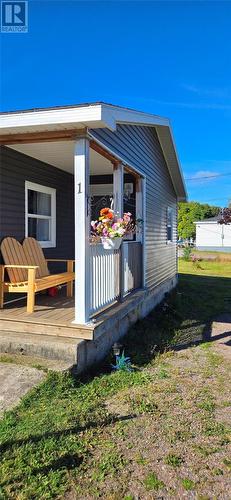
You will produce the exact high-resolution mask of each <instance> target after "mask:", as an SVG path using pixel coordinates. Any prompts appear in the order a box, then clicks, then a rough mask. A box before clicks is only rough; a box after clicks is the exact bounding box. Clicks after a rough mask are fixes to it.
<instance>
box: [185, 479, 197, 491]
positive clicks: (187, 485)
mask: <svg viewBox="0 0 231 500" xmlns="http://www.w3.org/2000/svg"><path fill="white" fill-rule="evenodd" d="M182 485H183V487H184V489H185V490H187V491H190V490H194V488H195V483H194V481H191V479H187V478H186V479H182Z"/></svg>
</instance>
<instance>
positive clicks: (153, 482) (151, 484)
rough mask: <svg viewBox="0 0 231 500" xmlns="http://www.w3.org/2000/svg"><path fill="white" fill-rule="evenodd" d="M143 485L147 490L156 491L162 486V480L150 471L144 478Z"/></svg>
mask: <svg viewBox="0 0 231 500" xmlns="http://www.w3.org/2000/svg"><path fill="white" fill-rule="evenodd" d="M144 486H145V488H146V490H148V491H152V490H154V491H156V490H159V489H160V488H162V487H163V486H164V483H163V481H160V480H159V479H158V477H157V475H156V474H155V473H154V472H150V474H148V476H147V477H146V478H145V480H144Z"/></svg>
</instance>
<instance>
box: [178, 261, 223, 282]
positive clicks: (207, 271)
mask: <svg viewBox="0 0 231 500" xmlns="http://www.w3.org/2000/svg"><path fill="white" fill-rule="evenodd" d="M199 265H200V268H198V269H197V268H196V266H195V264H194V263H193V262H186V261H184V260H183V259H179V272H180V273H183V274H193V275H200V276H222V277H227V278H230V277H231V259H230V262H217V261H215V262H214V261H212V260H211V261H205V260H202V261H200V262H199Z"/></svg>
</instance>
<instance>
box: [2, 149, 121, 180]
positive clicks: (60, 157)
mask: <svg viewBox="0 0 231 500" xmlns="http://www.w3.org/2000/svg"><path fill="white" fill-rule="evenodd" d="M8 147H11V148H12V149H15V150H16V151H19V152H20V153H24V154H26V155H28V156H31V157H33V158H36V159H37V160H40V161H42V162H44V163H48V164H49V165H53V166H54V167H56V168H59V169H61V170H65V172H69V173H73V167H74V141H57V142H43V143H41V142H40V143H35V144H34V143H31V144H15V145H12V146H8ZM90 172H91V174H92V175H103V174H111V173H112V164H111V162H110V161H109V160H107V159H106V158H104V157H103V156H101V155H100V154H99V153H97V152H96V151H94V150H93V149H90Z"/></svg>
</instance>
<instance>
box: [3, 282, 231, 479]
mask: <svg viewBox="0 0 231 500" xmlns="http://www.w3.org/2000/svg"><path fill="white" fill-rule="evenodd" d="M230 312H231V279H230V278H219V277H217V278H216V277H207V276H195V275H189V274H188V275H187V274H182V275H180V277H179V284H178V286H177V288H176V289H175V290H174V291H172V292H171V293H170V294H169V295H168V296H166V297H165V300H164V301H163V302H162V303H161V304H160V305H159V306H158V307H157V308H156V309H155V310H153V311H152V312H151V313H150V314H149V315H148V316H147V317H146V318H145V319H144V320H142V321H139V322H137V324H136V325H134V326H133V327H132V328H131V329H130V330H129V332H128V333H127V335H126V336H125V337H124V338H123V341H122V342H123V345H124V348H125V353H126V355H128V356H130V357H131V360H132V363H134V365H136V367H137V369H138V370H139V369H141V368H142V367H143V366H145V365H147V363H149V362H151V361H152V360H153V358H155V356H156V354H157V353H158V352H163V351H165V350H167V349H186V348H187V347H189V346H192V345H196V344H198V343H200V342H205V341H206V342H207V341H208V340H211V325H212V321H213V319H214V318H216V317H217V316H218V315H220V314H221V313H222V314H225V313H227V319H228V318H229V314H230ZM228 333H229V332H225V333H223V334H222V337H224V338H225V336H226V334H228ZM217 337H220V336H219V335H218V336H217ZM212 340H216V337H213V339H212ZM112 361H114V360H112V357H111V356H110V355H109V356H108V357H107V358H106V360H105V361H104V363H103V364H101V365H100V366H99V367H98V368H96V369H94V370H91V372H88V374H83V375H82V376H81V377H79V378H78V379H76V380H73V379H71V380H72V382H73V385H70V388H71V387H74V388H78V387H79V386H80V385H82V384H87V383H89V382H90V381H91V380H92V378H93V377H94V376H95V375H99V374H102V373H103V372H104V373H105V372H109V371H111V363H112ZM66 377H68V376H67V375H66ZM56 379H57V376H56V378H55V377H54V380H53V385H52V383H51V380H50V382H49V383H47V386H46V391H47V392H46V398H47V399H49V398H51V399H52V397H54V400H56V399H57V395H56V396H54V394H55V391H58V390H59V391H60V398H62V397H67V395H66V396H65V394H68V388H69V386H67V388H66V389H65V387H64V389H63V390H61V388H59V387H57V380H56ZM100 383H101V381H100V380H99V384H100ZM45 384H46V382H45ZM44 387H45V385H44ZM93 394H94V392H93ZM33 397H34V398H37V397H38V398H39V397H44V393H43V390H42V389H41V393H40V389H39V388H38V389H36V390H35V392H34V396H33ZM33 397H32V396H30V395H28V399H27V400H26V399H24V403H23V404H24V407H25V408H24V410H25V418H26V409H27V405H28V408H30V405H31V406H32V407H33ZM54 412H55V408H54ZM10 415H12V416H10V419H9V425H10V426H12V427H14V426H17V424H18V419H19V420H20V417H18V415H17V410H15V411H13V412H12V413H11V414H10ZM11 418H12V421H11ZM78 418H79V417H77V421H75V423H74V425H72V426H70V427H68V426H65V424H64V428H62V429H60V430H54V431H51V430H48V429H46V427H45V428H44V431H43V432H42V433H41V434H39V435H33V434H34V426H33V425H32V426H31V429H30V433H29V437H28V438H22V439H17V438H16V439H12V438H11V439H8V441H6V442H5V443H3V444H2V447H1V450H0V452H1V453H2V454H3V453H4V452H6V453H7V452H8V453H9V454H11V453H12V456H13V454H14V453H15V454H16V453H17V449H20V446H22V447H23V446H24V445H26V446H27V445H29V444H30V443H31V444H32V445H36V444H39V443H40V442H41V441H42V442H43V440H44V443H45V442H46V440H48V439H49V438H51V439H53V438H54V439H55V440H57V443H58V442H59V440H60V439H62V437H64V436H68V435H72V434H73V435H76V434H77V435H79V434H80V435H81V434H82V433H83V432H84V431H87V430H93V429H94V428H97V427H104V426H105V427H106V426H108V425H111V424H114V423H116V422H119V421H122V420H130V419H134V418H137V415H127V416H116V415H107V416H105V415H104V416H103V418H102V419H101V418H100V420H98V419H97V418H95V416H94V412H93V413H92V414H90V415H89V419H88V418H87V422H85V423H84V425H81V423H80V422H79V423H78ZM24 425H25V424H24ZM28 425H29V424H28ZM19 431H20V426H19ZM28 450H29V447H28ZM64 451H66V453H63V455H62V456H61V457H59V458H56V459H55V460H52V461H51V463H50V464H49V465H46V464H45V465H43V464H41V466H38V467H33V468H32V470H31V471H30V475H33V476H37V475H38V474H43V475H48V474H49V472H50V471H57V470H70V469H72V468H79V467H80V466H81V463H82V460H83V455H82V454H81V453H80V454H78V453H77V454H75V453H74V454H73V453H70V452H69V450H64ZM31 453H32V457H33V453H34V452H33V450H32V452H31ZM21 480H23V476H20V473H19V476H18V477H17V478H12V477H10V475H9V480H8V479H7V481H6V483H5V484H9V483H12V482H15V481H21Z"/></svg>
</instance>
